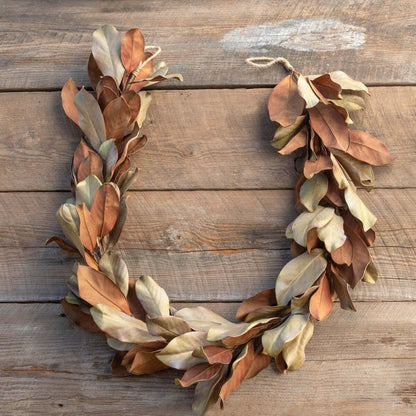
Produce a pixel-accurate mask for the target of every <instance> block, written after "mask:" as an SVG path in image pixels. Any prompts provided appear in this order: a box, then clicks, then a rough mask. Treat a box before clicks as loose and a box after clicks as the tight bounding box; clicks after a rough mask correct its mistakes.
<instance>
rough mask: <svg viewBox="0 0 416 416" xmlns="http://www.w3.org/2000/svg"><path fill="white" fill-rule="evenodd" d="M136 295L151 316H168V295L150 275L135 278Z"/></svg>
mask: <svg viewBox="0 0 416 416" xmlns="http://www.w3.org/2000/svg"><path fill="white" fill-rule="evenodd" d="M136 295H137V297H138V298H139V300H140V303H141V304H142V305H143V308H144V309H145V311H146V312H147V313H148V314H149V316H150V317H151V318H157V317H158V316H169V298H168V295H167V294H166V292H165V290H164V289H162V288H161V287H160V286H159V285H158V284H157V283H156V282H155V281H154V280H153V279H152V278H151V277H150V276H140V277H139V278H138V279H137V281H136Z"/></svg>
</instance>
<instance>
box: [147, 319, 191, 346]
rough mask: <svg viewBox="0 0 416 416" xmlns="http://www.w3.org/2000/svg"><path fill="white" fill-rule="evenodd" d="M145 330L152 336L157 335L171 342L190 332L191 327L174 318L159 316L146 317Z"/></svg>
mask: <svg viewBox="0 0 416 416" xmlns="http://www.w3.org/2000/svg"><path fill="white" fill-rule="evenodd" d="M146 324H147V329H148V330H149V332H150V333H151V334H153V335H159V336H161V337H163V338H165V339H167V340H169V341H170V340H171V339H173V338H175V337H177V336H178V335H182V334H185V333H186V332H190V331H191V327H190V326H189V325H188V324H187V323H186V322H185V321H184V320H183V319H180V318H178V317H176V316H159V317H157V318H150V317H149V316H147V317H146Z"/></svg>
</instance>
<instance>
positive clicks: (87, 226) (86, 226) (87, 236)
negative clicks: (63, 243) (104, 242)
mask: <svg viewBox="0 0 416 416" xmlns="http://www.w3.org/2000/svg"><path fill="white" fill-rule="evenodd" d="M77 213H78V217H79V223H80V225H79V237H80V239H81V242H82V245H83V246H84V247H85V248H86V249H87V250H89V251H90V252H92V251H93V250H94V248H95V246H96V245H97V237H98V233H99V229H100V224H99V223H98V222H97V221H96V220H95V218H94V216H93V215H91V212H90V211H89V209H88V208H87V206H86V205H85V203H82V204H80V205H77Z"/></svg>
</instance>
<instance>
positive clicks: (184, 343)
mask: <svg viewBox="0 0 416 416" xmlns="http://www.w3.org/2000/svg"><path fill="white" fill-rule="evenodd" d="M206 345H216V343H215V342H210V341H208V340H207V334H206V332H201V331H195V332H187V333H186V334H183V335H179V336H178V337H176V338H173V339H172V341H170V342H169V344H168V345H166V347H165V348H163V350H161V351H160V352H158V353H157V354H156V357H157V358H158V359H159V360H160V361H162V363H164V364H166V365H168V366H169V367H172V368H176V369H178V370H187V369H188V368H190V367H192V366H194V365H196V364H199V363H203V362H205V360H204V359H203V358H197V357H194V356H193V355H192V353H193V351H194V350H196V349H197V348H198V347H200V346H206Z"/></svg>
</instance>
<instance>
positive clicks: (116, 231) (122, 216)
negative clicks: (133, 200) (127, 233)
mask: <svg viewBox="0 0 416 416" xmlns="http://www.w3.org/2000/svg"><path fill="white" fill-rule="evenodd" d="M128 198H129V196H124V197H122V198H121V200H120V207H119V214H118V218H117V222H116V224H115V225H114V227H113V229H112V230H111V231H110V234H109V235H108V243H107V248H108V249H110V248H111V247H114V245H115V244H117V242H118V239H119V238H120V234H121V231H122V230H123V227H124V224H125V222H126V219H127V199H128Z"/></svg>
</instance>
